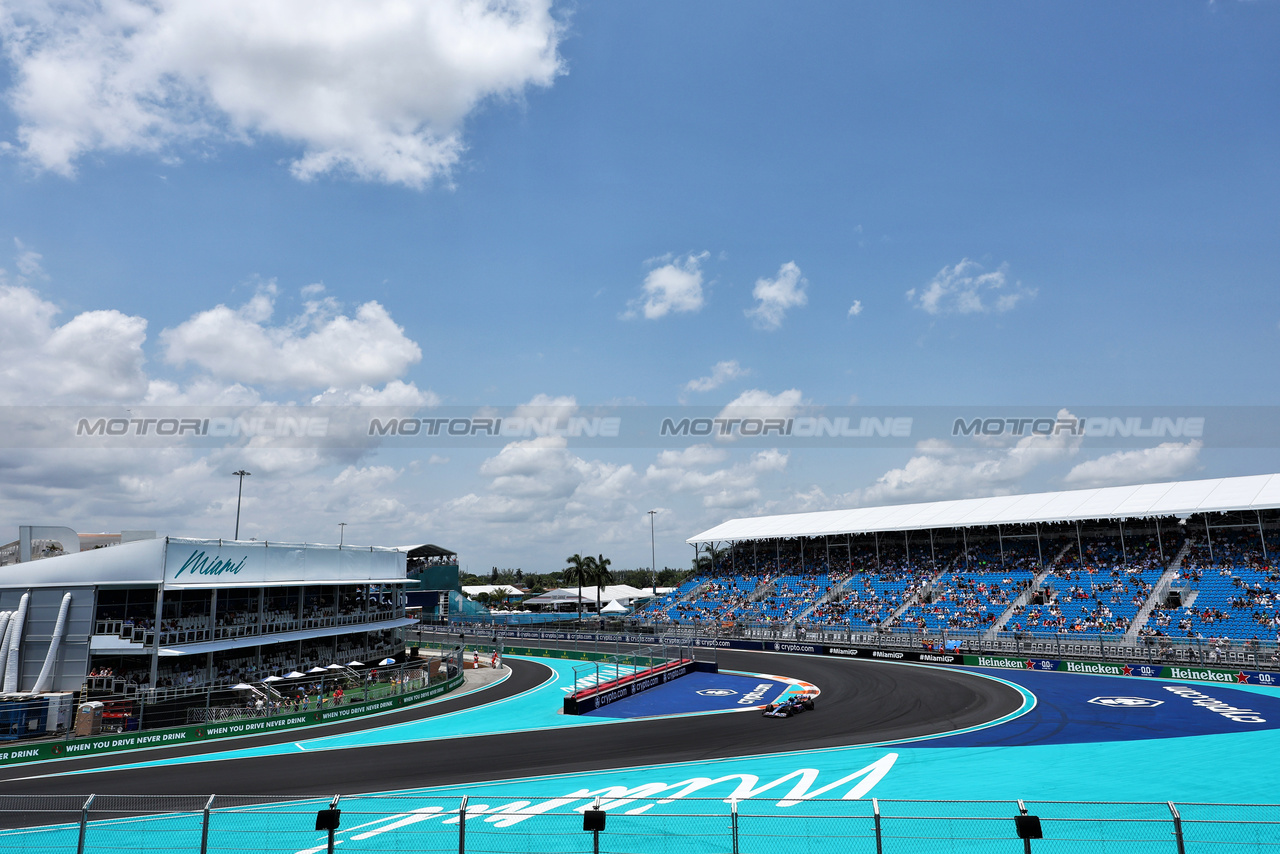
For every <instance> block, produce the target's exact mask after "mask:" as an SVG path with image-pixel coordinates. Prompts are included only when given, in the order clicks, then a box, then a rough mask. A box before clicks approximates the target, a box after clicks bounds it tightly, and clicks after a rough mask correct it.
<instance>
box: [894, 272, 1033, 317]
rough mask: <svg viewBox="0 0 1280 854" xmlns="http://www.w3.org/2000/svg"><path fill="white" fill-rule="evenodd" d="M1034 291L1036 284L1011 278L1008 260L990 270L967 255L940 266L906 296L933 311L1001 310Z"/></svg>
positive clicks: (998, 312) (923, 308)
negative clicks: (935, 273)
mask: <svg viewBox="0 0 1280 854" xmlns="http://www.w3.org/2000/svg"><path fill="white" fill-rule="evenodd" d="M1035 295H1036V289H1035V288H1027V287H1023V285H1022V283H1021V282H1017V281H1011V280H1010V279H1009V265H1008V264H1001V265H1000V266H999V267H998V268H997V269H995V270H991V271H990V272H987V271H985V269H984V268H983V266H982V265H981V264H979V263H978V262H977V261H971V260H969V259H968V258H964V259H962V260H961V261H960V263H959V264H956V265H955V266H954V267H943V268H942V269H941V270H939V271H938V274H937V275H936V276H934V277H933V279H932V280H931V281H930V282H929V284H928V285H927V286H926V287H924V288H912V289H911V290H909V291H907V300H908V301H909V302H911V303H912V304H913V305H914V306H915V307H916V308H918V309H920V310H921V311H924V312H925V313H927V314H933V315H938V314H988V313H991V312H995V313H997V314H1000V313H1003V312H1006V311H1010V310H1012V309H1013V308H1014V307H1015V306H1016V305H1017V304H1018V303H1019V302H1021V301H1022V300H1024V299H1030V298H1031V297H1034V296H1035Z"/></svg>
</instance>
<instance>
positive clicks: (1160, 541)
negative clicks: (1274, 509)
mask: <svg viewBox="0 0 1280 854" xmlns="http://www.w3.org/2000/svg"><path fill="white" fill-rule="evenodd" d="M1258 524H1259V526H1261V524H1262V516H1261V515H1259V516H1258ZM1156 545H1157V546H1159V547H1160V562H1161V563H1164V538H1163V537H1161V536H1160V517H1159V516H1157V517H1156Z"/></svg>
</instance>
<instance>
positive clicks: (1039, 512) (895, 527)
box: [685, 474, 1280, 545]
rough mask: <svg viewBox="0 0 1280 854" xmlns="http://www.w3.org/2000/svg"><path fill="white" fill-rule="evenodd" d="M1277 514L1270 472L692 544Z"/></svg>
mask: <svg viewBox="0 0 1280 854" xmlns="http://www.w3.org/2000/svg"><path fill="white" fill-rule="evenodd" d="M1277 508H1280V474H1264V475H1251V476H1248V477H1220V478H1213V479H1210V480H1184V481H1175V482H1172V483H1145V484H1138V485H1136V486H1107V487H1101V488H1098V489H1075V490H1069V491H1065V492H1037V493H1032V494H1028V495H999V496H993V497H990V498H962V499H958V500H953V501H928V502H924V503H921V504H895V505H888V506H883V507H859V508H855V509H852V510H823V511H818V512H814V513H792V514H788V515H782V516H756V517H749V518H744V519H730V520H729V521H727V522H722V523H721V524H719V525H716V526H715V527H714V528H711V529H710V530H707V531H703V532H702V533H701V534H698V535H697V536H693V537H690V538H689V539H688V540H686V541H685V542H687V543H691V544H694V545H697V544H701V543H716V542H735V541H738V540H762V539H775V538H778V539H788V538H791V537H822V536H828V535H835V534H870V533H873V532H885V531H918V530H927V529H939V528H973V527H986V526H990V525H1027V524H1034V523H1052V522H1074V521H1084V520H1089V519H1142V518H1153V517H1161V516H1175V517H1178V518H1184V519H1185V518H1187V517H1188V516H1192V515H1195V514H1200V513H1225V512H1231V511H1242V510H1244V511H1253V510H1256V511H1262V510H1275V509H1277Z"/></svg>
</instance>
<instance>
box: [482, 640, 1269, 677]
mask: <svg viewBox="0 0 1280 854" xmlns="http://www.w3.org/2000/svg"><path fill="white" fill-rule="evenodd" d="M498 636H500V637H503V638H506V639H509V640H515V641H527V642H533V641H544V642H545V641H554V642H557V643H561V644H566V643H572V644H575V645H576V646H575V648H574V649H565V648H546V649H543V648H540V647H538V645H537V644H534V643H530V645H529V646H527V647H507V648H506V650H507V652H509V653H516V652H517V651H519V653H520V654H525V655H539V656H544V657H548V658H585V657H589V656H597V657H598V659H599V660H602V659H604V658H607V657H609V656H611V655H614V654H616V651H618V650H620V649H621V646H622V645H624V644H653V643H654V641H655V637H654V636H653V635H647V634H612V633H606V634H602V633H582V632H546V631H530V630H508V631H505V632H504V631H501V630H500V631H499V632H498ZM865 640H867V641H868V643H865V644H863V643H858V644H855V643H820V642H809V641H803V640H752V639H746V638H736V637H734V638H726V637H684V638H681V639H680V640H679V643H681V644H683V645H684V646H686V647H694V648H698V649H734V650H744V651H749V652H793V653H802V654H805V655H826V656H832V657H836V658H861V659H871V660H878V661H909V662H916V663H921V664H943V665H961V666H965V667H993V668H999V669H1001V670H1041V671H1057V672H1060V673H1082V674H1094V675H1102V676H1132V677H1136V678H1149V679H1172V680H1182V681H1191V682H1215V683H1218V684H1222V685H1265V686H1270V687H1276V686H1280V673H1276V672H1275V671H1268V670H1255V669H1252V668H1250V669H1244V668H1224V667H1214V666H1210V665H1201V664H1180V663H1152V662H1149V661H1123V660H1120V661H1089V660H1076V659H1058V658H1037V657H1030V656H1022V655H1016V654H1012V655H1011V654H999V653H992V654H989V655H983V654H980V653H978V654H973V653H968V652H960V651H954V652H949V651H940V650H929V649H919V648H916V649H909V648H904V647H902V646H881V645H877V644H876V643H875V641H874V636H869V637H867V638H865ZM675 642H676V641H674V640H673V641H672V643H675ZM586 645H590V646H591V647H592V648H590V649H588V648H582V647H584V646H586ZM601 645H604V646H605V647H614V648H615V652H612V653H611V652H607V651H600V646H601ZM588 660H597V659H588Z"/></svg>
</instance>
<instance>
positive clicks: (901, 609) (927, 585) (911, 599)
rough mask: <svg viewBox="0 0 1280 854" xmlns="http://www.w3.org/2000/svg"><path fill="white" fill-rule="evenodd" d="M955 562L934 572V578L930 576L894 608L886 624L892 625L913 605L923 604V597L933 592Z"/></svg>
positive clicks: (885, 621)
mask: <svg viewBox="0 0 1280 854" xmlns="http://www.w3.org/2000/svg"><path fill="white" fill-rule="evenodd" d="M954 563H955V561H952V563H951V564H948V565H947V566H944V567H943V568H942V569H939V570H938V571H937V572H935V573H934V574H933V577H932V578H930V579H929V580H928V581H926V582H924V583H923V584H921V585H920V589H918V590H917V591H916V592H915V593H913V594H911V595H910V596H908V597H907V598H906V599H904V600H902V604H901V605H899V606H898V607H897V608H894V609H893V613H892V614H890V615H889V616H888V617H886V618H885V620H884V625H886V626H892V625H893V624H894V623H895V622H896V621H897V619H898V618H899V617H901V616H902V615H903V614H904V613H906V610H907V609H908V608H910V607H911V606H912V605H920V604H923V597H924V596H927V595H930V594H932V593H933V588H934V586H935V585H936V584H937V583H938V581H939V579H941V578H942V576H944V575H946V574H947V573H948V572H950V571H951V567H952V566H953V565H954ZM934 569H937V567H936V566H935V567H934Z"/></svg>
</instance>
